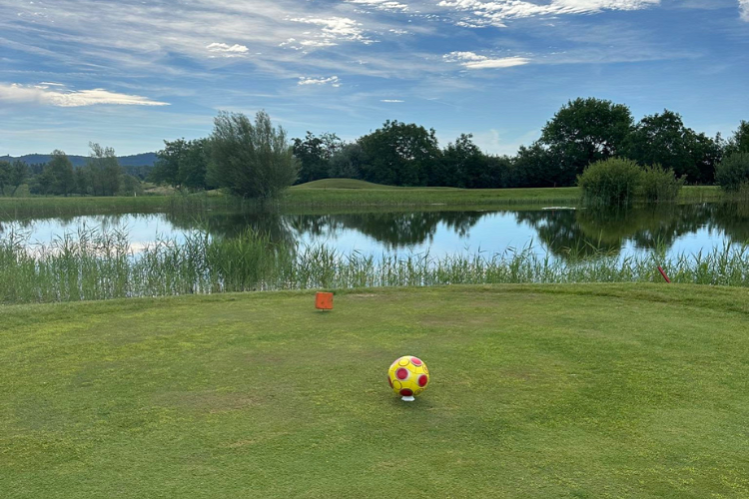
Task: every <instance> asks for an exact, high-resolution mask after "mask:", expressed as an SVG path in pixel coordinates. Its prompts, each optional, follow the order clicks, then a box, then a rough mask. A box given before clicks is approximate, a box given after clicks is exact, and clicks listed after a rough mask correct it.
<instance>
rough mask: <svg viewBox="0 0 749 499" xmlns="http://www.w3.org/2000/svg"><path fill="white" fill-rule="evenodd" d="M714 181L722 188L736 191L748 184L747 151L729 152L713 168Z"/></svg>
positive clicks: (748, 160) (748, 155)
mask: <svg viewBox="0 0 749 499" xmlns="http://www.w3.org/2000/svg"><path fill="white" fill-rule="evenodd" d="M715 181H716V182H717V183H718V185H720V186H721V188H723V190H725V191H728V192H738V191H740V190H742V189H743V188H746V187H748V186H749V152H739V153H734V154H731V155H730V156H727V157H726V158H724V159H723V161H721V162H720V164H719V165H718V166H717V168H716V169H715Z"/></svg>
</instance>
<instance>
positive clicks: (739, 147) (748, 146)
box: [725, 120, 749, 156]
mask: <svg viewBox="0 0 749 499" xmlns="http://www.w3.org/2000/svg"><path fill="white" fill-rule="evenodd" d="M737 152H745V153H749V121H743V120H742V121H741V124H740V125H739V128H738V129H737V130H736V131H735V132H734V134H733V136H732V137H731V138H730V139H728V143H727V144H726V150H725V154H726V156H729V155H731V154H735V153H737Z"/></svg>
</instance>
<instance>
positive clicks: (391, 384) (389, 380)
mask: <svg viewBox="0 0 749 499" xmlns="http://www.w3.org/2000/svg"><path fill="white" fill-rule="evenodd" d="M388 385H390V388H392V387H393V380H391V379H390V376H388Z"/></svg>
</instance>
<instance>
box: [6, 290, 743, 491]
mask: <svg viewBox="0 0 749 499" xmlns="http://www.w3.org/2000/svg"><path fill="white" fill-rule="evenodd" d="M748 314H749V292H747V291H745V290H741V289H725V288H707V287H698V286H667V285H665V284H664V285H628V286H625V285H576V286H542V287H541V286H538V287H532V286H497V287H448V288H424V289H391V290H367V291H366V292H364V291H362V292H348V293H339V294H337V295H336V302H335V310H334V311H333V312H332V313H317V312H315V311H314V310H313V296H312V294H311V293H254V294H242V295H221V296H208V297H205V296H204V297H184V298H169V299H158V300H136V299H133V300H122V301H110V302H91V303H77V304H59V305H34V306H8V307H4V308H3V309H2V316H3V320H2V323H0V366H2V376H0V497H2V498H4V499H5V498H8V499H10V498H14V499H15V498H35V499H37V498H45V499H46V498H76V499H81V498H113V497H117V498H138V499H142V498H152V497H161V498H188V497H189V498H233V497H248V498H249V497H252V498H255V497H257V498H275V497H283V498H289V497H310V498H312V497H315V498H351V497H366V498H370V497H371V498H381V497H425V498H440V497H455V498H469V497H477V498H478V497H481V498H483V497H492V498H495V497H496V498H504V497H507V498H596V499H598V498H607V497H611V498H622V497H623V498H664V497H666V498H679V499H682V498H695V499H696V498H700V499H703V498H709V497H715V498H718V497H724V498H727V497H736V498H739V497H742V498H745V497H748V496H749V321H748V320H747V318H748V317H747V316H748ZM404 354H413V355H418V356H420V357H421V358H422V359H424V360H425V361H426V363H427V364H428V366H429V369H430V372H431V374H432V383H431V386H430V388H429V390H427V391H426V392H425V393H424V394H423V395H422V396H421V397H420V398H419V399H417V401H416V402H414V403H411V404H407V403H404V402H401V401H400V400H399V399H398V398H397V397H396V396H395V395H394V394H393V393H392V392H391V391H390V389H389V388H388V386H387V381H386V371H387V368H388V366H389V364H390V363H391V362H392V361H393V360H394V359H395V358H396V357H398V356H400V355H404Z"/></svg>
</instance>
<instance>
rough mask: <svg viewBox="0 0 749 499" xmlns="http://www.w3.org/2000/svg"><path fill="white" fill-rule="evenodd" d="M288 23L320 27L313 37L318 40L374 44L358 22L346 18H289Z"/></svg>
mask: <svg viewBox="0 0 749 499" xmlns="http://www.w3.org/2000/svg"><path fill="white" fill-rule="evenodd" d="M289 21H292V22H297V23H304V24H314V25H316V26H320V32H319V33H316V34H314V35H313V36H314V37H315V38H318V39H322V40H327V41H348V42H359V43H363V44H365V45H368V44H370V43H374V40H372V39H371V38H370V37H369V36H367V35H366V34H365V33H364V29H363V28H362V24H361V23H360V22H358V21H355V20H354V19H349V18H347V17H330V18H319V17H297V18H289Z"/></svg>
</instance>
